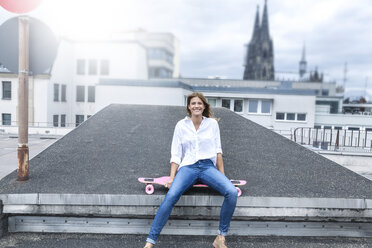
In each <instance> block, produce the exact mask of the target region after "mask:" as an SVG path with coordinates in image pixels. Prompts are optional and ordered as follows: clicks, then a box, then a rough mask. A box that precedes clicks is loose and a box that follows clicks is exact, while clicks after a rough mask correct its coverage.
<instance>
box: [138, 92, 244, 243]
mask: <svg viewBox="0 0 372 248" xmlns="http://www.w3.org/2000/svg"><path fill="white" fill-rule="evenodd" d="M186 112H187V115H188V116H186V117H185V118H184V119H182V120H180V121H179V122H178V123H177V125H176V127H175V129H174V134H173V140H172V147H171V159H170V163H171V172H170V179H169V181H168V182H167V183H166V187H168V188H169V191H168V193H167V195H166V196H165V198H164V201H163V202H162V204H161V205H160V207H159V210H158V212H157V213H156V216H155V219H154V221H153V223H152V226H151V230H150V233H149V236H148V238H147V240H146V241H147V243H146V245H145V248H152V247H153V246H154V245H155V244H156V240H157V239H158V237H159V235H160V232H161V230H162V229H163V227H164V225H165V224H166V222H167V221H168V218H169V215H170V213H171V211H172V209H173V206H174V205H175V204H176V203H177V201H178V200H179V198H180V197H181V195H182V194H183V193H184V192H185V191H186V190H188V189H189V188H190V187H192V186H193V185H194V184H195V183H196V182H197V181H200V182H201V183H203V184H206V185H208V186H209V187H211V188H213V189H215V190H216V191H218V192H219V193H221V194H222V195H223V196H224V197H225V200H224V202H223V204H222V208H221V215H220V225H219V229H218V232H217V233H218V235H217V237H216V239H215V240H214V242H213V246H214V247H216V248H226V247H227V246H226V243H225V236H226V235H227V232H228V229H229V226H230V220H231V217H232V215H233V213H234V210H235V206H236V202H237V197H238V193H237V190H236V188H235V187H234V185H233V184H232V183H231V182H230V180H229V179H228V178H227V177H226V176H225V173H224V166H223V160H222V148H221V139H220V129H219V126H218V123H217V121H216V120H215V119H214V118H213V115H212V111H211V109H210V106H209V104H208V102H207V100H206V99H205V97H204V96H203V94H202V93H199V92H194V93H192V94H190V95H189V96H188V97H187V106H186Z"/></svg>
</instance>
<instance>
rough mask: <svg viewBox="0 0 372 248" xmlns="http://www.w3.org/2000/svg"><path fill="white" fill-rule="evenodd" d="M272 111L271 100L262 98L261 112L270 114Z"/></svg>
mask: <svg viewBox="0 0 372 248" xmlns="http://www.w3.org/2000/svg"><path fill="white" fill-rule="evenodd" d="M270 112H271V101H268V100H262V101H261V113H262V114H270Z"/></svg>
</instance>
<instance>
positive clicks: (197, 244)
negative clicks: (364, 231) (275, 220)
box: [0, 233, 372, 248]
mask: <svg viewBox="0 0 372 248" xmlns="http://www.w3.org/2000/svg"><path fill="white" fill-rule="evenodd" d="M145 239H146V236H144V235H102V234H100V235H94V234H89V235H88V234H24V233H17V234H8V235H6V236H4V237H3V238H2V239H0V247H4V248H8V247H9V248H10V247H12V248H13V247H14V248H50V247H53V248H66V247H71V248H74V247H79V248H84V247H86V248H102V247H105V248H119V247H121V248H122V247H125V248H132V247H141V248H142V247H143V246H144V244H145V243H144V240H145ZM213 240H214V237H212V236H187V237H186V236H166V235H163V236H160V238H159V241H158V244H157V246H156V247H159V248H205V247H212V242H213ZM228 247H229V248H365V247H372V239H366V238H313V237H233V236H232V237H229V238H228Z"/></svg>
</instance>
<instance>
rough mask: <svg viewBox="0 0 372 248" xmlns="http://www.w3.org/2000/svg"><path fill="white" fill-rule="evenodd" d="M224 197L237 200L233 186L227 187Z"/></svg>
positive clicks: (236, 191)
mask: <svg viewBox="0 0 372 248" xmlns="http://www.w3.org/2000/svg"><path fill="white" fill-rule="evenodd" d="M225 197H227V198H231V199H235V200H236V199H237V198H238V190H237V189H236V187H235V186H233V185H231V187H228V188H227V189H226V193H225Z"/></svg>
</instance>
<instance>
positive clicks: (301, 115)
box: [297, 114, 306, 121]
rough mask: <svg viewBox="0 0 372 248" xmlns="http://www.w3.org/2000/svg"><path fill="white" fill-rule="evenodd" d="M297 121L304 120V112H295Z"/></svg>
mask: <svg viewBox="0 0 372 248" xmlns="http://www.w3.org/2000/svg"><path fill="white" fill-rule="evenodd" d="M297 120H298V121H306V114H297Z"/></svg>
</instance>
